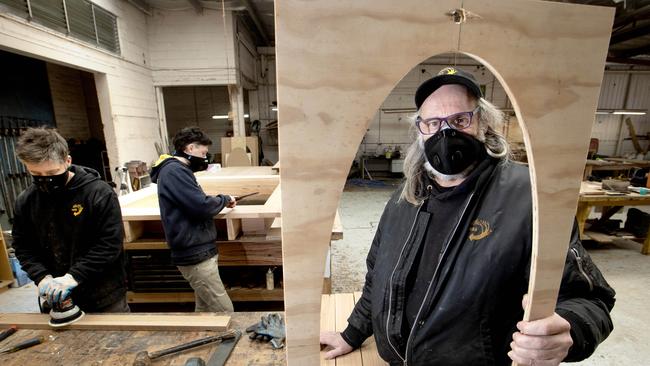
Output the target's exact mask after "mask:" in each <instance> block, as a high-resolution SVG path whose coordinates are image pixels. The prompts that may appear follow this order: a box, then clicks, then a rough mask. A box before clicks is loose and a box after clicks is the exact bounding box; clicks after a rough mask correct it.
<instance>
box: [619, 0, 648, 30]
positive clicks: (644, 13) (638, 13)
mask: <svg viewBox="0 0 650 366" xmlns="http://www.w3.org/2000/svg"><path fill="white" fill-rule="evenodd" d="M643 3H644V6H639V7H638V8H637V9H636V10H632V11H629V12H628V11H626V12H625V13H623V14H621V15H619V16H617V17H616V18H615V19H614V28H619V27H621V26H623V25H626V24H628V23H631V22H633V21H635V20H640V19H647V18H648V16H649V15H650V5H649V4H648V2H647V1H644V2H643ZM637 5H640V4H637Z"/></svg>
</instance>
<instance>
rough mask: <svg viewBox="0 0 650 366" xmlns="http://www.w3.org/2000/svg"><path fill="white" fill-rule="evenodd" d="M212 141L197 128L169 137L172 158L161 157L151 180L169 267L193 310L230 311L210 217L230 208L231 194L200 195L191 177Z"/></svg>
mask: <svg viewBox="0 0 650 366" xmlns="http://www.w3.org/2000/svg"><path fill="white" fill-rule="evenodd" d="M210 145H212V141H211V140H210V139H209V138H208V137H207V136H206V135H205V134H204V133H203V131H201V130H200V129H199V128H198V127H186V128H183V129H181V130H180V131H179V132H178V133H177V134H176V136H175V137H174V149H175V150H176V152H175V153H174V156H170V155H162V156H161V157H160V159H159V160H158V161H157V162H156V163H155V164H154V166H153V168H152V171H151V179H152V181H153V182H154V183H156V184H157V185H158V203H159V205H160V216H161V219H162V224H163V229H164V231H165V237H166V239H167V244H168V245H169V248H170V249H171V259H172V263H173V264H175V265H176V266H177V267H178V269H179V270H180V271H181V273H182V274H183V277H185V279H186V280H187V281H188V282H189V283H190V285H191V286H192V288H193V289H194V294H195V304H196V305H195V310H196V311H197V312H207V311H211V312H216V311H233V310H234V309H233V305H232V301H231V300H230V298H229V297H228V294H227V293H226V289H225V288H224V286H223V283H222V282H221V277H220V275H219V268H218V266H217V259H218V252H217V246H216V240H217V229H216V227H215V226H214V216H215V215H217V214H218V213H219V212H221V210H223V209H224V208H226V207H228V208H233V207H235V204H236V203H235V200H234V198H233V197H231V196H227V195H222V194H220V195H217V196H208V195H206V194H205V193H204V192H203V190H202V189H201V187H200V186H199V184H198V183H197V181H196V178H195V177H194V173H195V172H198V171H201V170H205V169H207V167H208V160H209V159H208V158H207V154H208V146H210Z"/></svg>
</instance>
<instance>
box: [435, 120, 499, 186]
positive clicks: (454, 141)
mask: <svg viewBox="0 0 650 366" xmlns="http://www.w3.org/2000/svg"><path fill="white" fill-rule="evenodd" d="M424 152H425V154H426V156H427V160H428V161H429V164H431V166H432V167H433V168H434V169H435V170H437V171H439V172H440V173H442V174H446V175H454V174H459V173H461V172H463V171H464V170H465V169H467V168H468V167H469V166H471V165H472V164H474V163H476V162H477V161H480V160H482V159H483V158H485V155H486V152H485V146H484V145H483V143H482V142H480V141H479V140H477V139H475V138H474V137H473V136H470V135H468V134H466V133H462V132H460V131H457V130H454V129H451V128H448V129H444V130H442V131H440V132H438V133H436V134H435V135H433V136H431V137H430V138H429V139H428V140H426V141H425V142H424Z"/></svg>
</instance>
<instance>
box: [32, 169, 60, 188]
mask: <svg viewBox="0 0 650 366" xmlns="http://www.w3.org/2000/svg"><path fill="white" fill-rule="evenodd" d="M68 174H69V173H68V168H66V169H65V171H64V172H63V173H61V174H57V175H32V178H33V179H34V185H35V186H36V188H38V189H39V190H40V191H41V192H44V193H48V194H56V193H61V192H63V191H64V190H65V184H66V183H67V182H68Z"/></svg>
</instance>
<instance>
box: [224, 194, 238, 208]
mask: <svg viewBox="0 0 650 366" xmlns="http://www.w3.org/2000/svg"><path fill="white" fill-rule="evenodd" d="M224 196H226V197H228V204H227V205H226V207H228V208H235V206H237V199H236V198H235V197H234V196H228V195H224Z"/></svg>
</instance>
